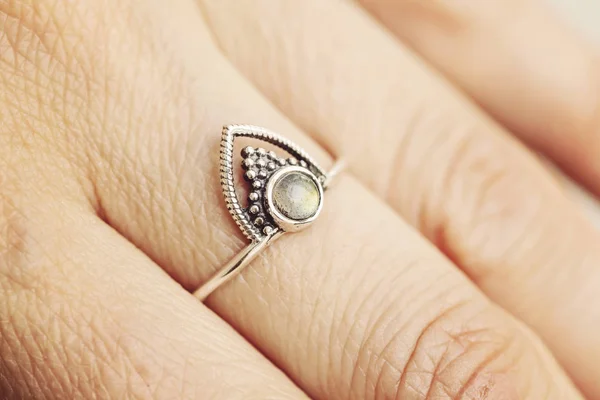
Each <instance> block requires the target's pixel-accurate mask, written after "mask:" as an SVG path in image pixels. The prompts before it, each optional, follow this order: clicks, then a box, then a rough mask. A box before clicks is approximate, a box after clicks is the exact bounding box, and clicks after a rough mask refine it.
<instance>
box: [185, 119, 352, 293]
mask: <svg viewBox="0 0 600 400" xmlns="http://www.w3.org/2000/svg"><path fill="white" fill-rule="evenodd" d="M239 137H246V138H250V139H256V142H257V143H256V144H257V145H259V144H260V141H262V142H265V143H268V144H270V145H273V146H275V147H278V148H279V149H281V150H283V152H285V153H287V155H289V156H287V157H286V154H277V153H276V152H275V151H267V150H266V149H265V148H262V147H252V146H246V147H244V148H243V149H242V151H241V155H242V158H243V160H242V162H241V166H242V168H243V169H244V170H245V173H244V179H245V180H246V181H247V182H248V186H249V190H250V193H249V195H248V205H247V206H246V207H243V206H242V204H241V202H240V201H239V199H238V196H237V191H236V184H235V182H234V165H233V163H234V148H233V147H234V141H235V139H236V138H239ZM343 166H344V164H343V163H341V162H336V163H335V164H334V166H333V168H332V169H331V171H330V172H329V173H325V172H324V170H323V169H322V168H321V167H320V166H319V165H318V164H317V163H316V162H315V161H314V160H313V159H312V158H311V157H310V156H309V155H308V153H306V151H304V150H303V149H302V148H301V147H299V146H298V145H296V144H295V143H293V142H292V141H290V140H288V139H286V138H284V137H282V136H280V135H278V134H276V133H274V132H271V131H269V130H267V129H265V128H261V127H257V126H252V125H229V126H225V127H224V128H223V133H222V136H221V151H220V168H219V170H220V175H221V188H222V190H223V195H224V197H225V204H226V206H227V209H228V210H229V213H230V214H231V216H232V218H233V220H234V221H235V223H236V224H237V226H238V227H239V228H240V230H241V231H242V233H243V234H244V236H246V237H247V238H248V240H249V241H250V243H249V244H248V245H247V246H246V247H245V248H244V249H243V250H242V251H241V252H240V253H239V254H237V255H236V256H235V257H234V258H233V259H232V260H230V261H229V262H228V263H227V264H226V265H225V266H224V267H222V268H221V269H220V270H219V271H217V273H216V274H215V275H213V276H212V277H211V278H210V279H209V280H208V281H207V282H206V283H204V284H203V285H202V286H201V287H200V288H199V289H198V290H197V291H196V292H195V293H194V295H195V296H196V297H197V298H199V299H200V300H201V301H203V300H204V299H206V297H208V296H209V295H210V294H211V293H212V292H213V291H214V290H215V289H216V288H218V287H219V286H221V285H222V284H224V283H226V282H227V281H229V280H231V279H233V278H234V277H235V276H236V275H237V274H239V273H240V272H241V270H242V269H243V268H244V267H246V266H247V265H248V264H249V263H250V262H251V261H252V260H253V259H254V257H256V255H257V254H258V253H259V252H260V251H261V250H263V249H264V248H265V247H267V246H268V245H270V244H271V243H272V242H273V241H275V240H276V239H277V238H279V237H280V236H281V235H283V234H284V233H286V232H297V231H299V230H301V229H304V228H306V227H308V226H309V225H310V224H311V223H313V222H314V221H315V220H316V219H317V218H318V216H319V213H320V212H321V209H322V208H323V203H324V193H325V189H327V187H328V186H329V184H330V183H331V180H332V178H333V177H334V176H336V175H337V174H338V173H339V172H340V170H341V169H342V168H343Z"/></svg>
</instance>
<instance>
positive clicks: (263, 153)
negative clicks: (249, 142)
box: [256, 147, 267, 156]
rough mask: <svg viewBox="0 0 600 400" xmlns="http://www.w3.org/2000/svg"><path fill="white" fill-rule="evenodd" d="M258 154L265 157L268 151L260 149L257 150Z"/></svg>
mask: <svg viewBox="0 0 600 400" xmlns="http://www.w3.org/2000/svg"><path fill="white" fill-rule="evenodd" d="M256 154H258V155H259V156H264V155H265V154H267V151H266V150H265V149H263V148H262V147H259V148H258V149H256Z"/></svg>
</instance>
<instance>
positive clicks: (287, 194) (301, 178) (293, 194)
mask: <svg viewBox="0 0 600 400" xmlns="http://www.w3.org/2000/svg"><path fill="white" fill-rule="evenodd" d="M272 196H273V205H274V206H275V207H276V208H277V210H279V212H280V213H281V214H283V215H285V216H286V217H287V218H289V219H293V220H295V221H302V220H305V219H308V218H310V217H312V216H314V215H315V214H316V213H317V211H318V210H319V204H320V203H321V195H320V192H319V187H318V186H317V183H316V182H315V181H314V180H313V179H311V178H310V177H309V176H308V175H306V174H303V173H301V172H290V173H288V174H286V175H284V176H282V177H281V178H279V180H278V181H277V182H275V185H274V186H273V192H272Z"/></svg>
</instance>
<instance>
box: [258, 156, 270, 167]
mask: <svg viewBox="0 0 600 400" xmlns="http://www.w3.org/2000/svg"><path fill="white" fill-rule="evenodd" d="M256 166H258V167H260V168H264V167H266V166H267V162H266V161H265V160H263V159H262V158H261V159H259V160H258V161H257V162H256Z"/></svg>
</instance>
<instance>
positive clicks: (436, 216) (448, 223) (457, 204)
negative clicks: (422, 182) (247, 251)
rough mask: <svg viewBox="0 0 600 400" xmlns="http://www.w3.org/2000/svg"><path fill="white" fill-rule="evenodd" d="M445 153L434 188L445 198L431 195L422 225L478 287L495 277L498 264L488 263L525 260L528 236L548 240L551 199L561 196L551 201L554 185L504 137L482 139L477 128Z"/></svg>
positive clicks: (463, 135) (465, 134) (429, 235)
mask: <svg viewBox="0 0 600 400" xmlns="http://www.w3.org/2000/svg"><path fill="white" fill-rule="evenodd" d="M447 151H448V154H449V156H448V158H447V161H446V163H445V164H444V165H443V167H442V169H441V171H440V172H439V173H440V174H441V175H442V177H441V179H439V180H438V182H440V183H439V184H438V186H437V187H435V188H434V190H435V191H437V192H441V193H443V196H434V195H433V194H431V196H429V198H430V199H431V200H432V201H430V202H429V203H428V204H426V205H424V207H425V210H424V211H425V212H423V213H422V214H421V215H425V216H426V217H425V220H424V221H420V222H421V224H422V226H423V228H424V231H425V232H426V235H427V236H428V237H429V238H430V239H431V240H432V241H433V242H434V243H435V244H436V245H437V246H438V247H439V248H440V249H442V250H443V251H444V252H445V253H446V254H447V255H449V257H450V258H452V259H454V260H456V261H457V263H458V264H459V265H461V266H462V267H464V269H465V271H466V272H467V274H469V275H470V277H471V278H472V279H473V280H474V281H476V282H479V281H481V280H482V279H485V278H486V276H487V275H488V274H490V273H494V272H496V270H497V267H498V263H497V262H490V261H493V260H498V259H503V260H505V261H507V260H511V259H512V260H515V259H518V258H522V257H523V256H526V254H524V253H523V252H524V251H527V249H526V248H524V247H523V246H521V244H522V239H523V237H524V235H527V237H528V238H529V240H531V239H533V238H538V239H540V238H543V237H544V236H543V234H542V233H543V230H545V229H546V228H547V227H548V224H549V222H550V221H552V218H548V217H550V215H548V211H549V209H550V207H548V202H549V201H554V200H549V199H556V198H557V197H560V196H555V195H554V196H547V194H548V191H549V190H552V188H551V187H550V186H551V185H546V184H547V183H548V182H547V181H545V180H544V179H543V178H544V177H543V176H540V174H536V173H534V172H533V168H531V167H532V165H530V164H527V162H526V158H525V157H522V154H520V151H521V149H520V148H516V147H512V146H507V145H506V143H504V138H501V137H494V136H491V137H482V136H481V135H478V134H477V129H475V127H473V128H471V129H467V130H465V131H464V132H462V133H461V135H460V138H459V139H457V140H456V141H455V142H454V143H452V144H451V145H449V146H448V149H447ZM532 188H535V190H532ZM435 199H439V200H435ZM440 202H443V204H440Z"/></svg>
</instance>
